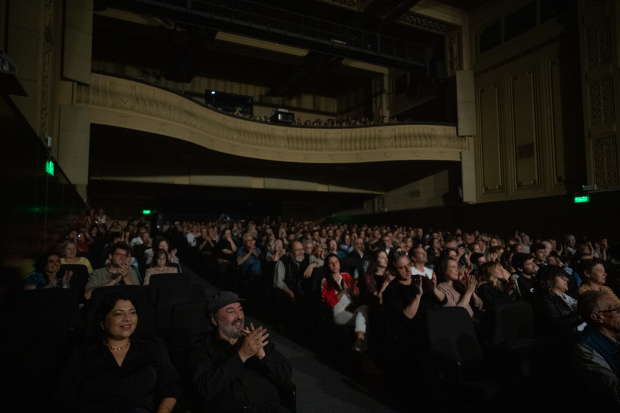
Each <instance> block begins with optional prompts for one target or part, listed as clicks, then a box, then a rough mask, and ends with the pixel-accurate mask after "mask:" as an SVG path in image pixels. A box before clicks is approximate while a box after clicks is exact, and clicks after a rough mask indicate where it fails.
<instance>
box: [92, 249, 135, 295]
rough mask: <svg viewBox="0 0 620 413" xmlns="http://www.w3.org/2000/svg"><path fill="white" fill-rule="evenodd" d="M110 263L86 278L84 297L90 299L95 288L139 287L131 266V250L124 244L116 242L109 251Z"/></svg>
mask: <svg viewBox="0 0 620 413" xmlns="http://www.w3.org/2000/svg"><path fill="white" fill-rule="evenodd" d="M110 251H111V252H110V257H109V258H110V263H109V264H108V265H106V266H105V267H103V268H99V269H96V270H94V271H93V272H92V273H90V275H89V276H88V283H86V291H85V292H84V297H86V299H87V300H89V299H90V296H91V294H92V293H93V290H94V289H95V288H100V287H108V286H112V285H117V284H124V285H140V279H139V278H138V276H137V275H136V273H135V271H134V270H133V268H131V264H132V261H133V258H132V257H131V248H130V247H129V245H127V244H126V243H124V242H117V243H116V244H114V246H113V247H112V248H111V249H110Z"/></svg>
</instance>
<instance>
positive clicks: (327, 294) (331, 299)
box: [321, 272, 359, 307]
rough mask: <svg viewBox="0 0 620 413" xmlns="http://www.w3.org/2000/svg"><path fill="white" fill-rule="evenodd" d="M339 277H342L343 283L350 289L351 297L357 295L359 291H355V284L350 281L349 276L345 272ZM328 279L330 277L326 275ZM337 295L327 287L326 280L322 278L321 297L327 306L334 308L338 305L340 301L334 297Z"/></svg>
mask: <svg viewBox="0 0 620 413" xmlns="http://www.w3.org/2000/svg"><path fill="white" fill-rule="evenodd" d="M340 276H342V279H343V280H344V282H345V283H346V284H347V285H348V286H349V288H350V289H351V295H355V296H357V295H359V290H358V289H357V283H355V282H352V281H351V280H352V279H351V276H350V275H349V274H347V273H346V272H345V273H341V274H340ZM328 277H331V274H330V275H328ZM339 292H340V291H339ZM339 292H338V293H339ZM338 293H337V292H336V290H335V289H333V288H331V287H330V286H328V285H327V279H326V278H324V279H323V282H322V283H321V295H322V296H323V301H324V302H326V303H327V304H329V305H330V306H331V307H333V306H335V305H336V304H338V301H340V300H338V298H337V297H336V296H337V295H338Z"/></svg>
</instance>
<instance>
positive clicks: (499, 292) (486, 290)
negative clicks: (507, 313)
mask: <svg viewBox="0 0 620 413" xmlns="http://www.w3.org/2000/svg"><path fill="white" fill-rule="evenodd" d="M502 276H503V272H502V268H501V265H499V264H498V263H496V262H485V263H483V264H482V265H480V267H479V268H478V275H477V276H476V280H477V287H476V294H478V297H480V299H481V300H482V303H483V304H484V309H485V310H487V311H488V310H492V309H493V307H494V306H495V304H496V303H498V302H500V301H509V300H510V301H512V300H515V299H516V298H517V295H516V294H515V290H516V288H517V284H516V281H515V280H513V279H511V280H510V281H506V280H504V279H503V278H502Z"/></svg>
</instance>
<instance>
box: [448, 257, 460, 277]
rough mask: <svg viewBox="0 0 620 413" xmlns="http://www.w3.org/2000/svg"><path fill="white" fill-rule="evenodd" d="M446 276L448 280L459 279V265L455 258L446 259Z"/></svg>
mask: <svg viewBox="0 0 620 413" xmlns="http://www.w3.org/2000/svg"><path fill="white" fill-rule="evenodd" d="M446 276H447V277H448V279H449V280H450V281H456V280H458V279H459V267H458V265H457V263H456V260H448V266H447V267H446Z"/></svg>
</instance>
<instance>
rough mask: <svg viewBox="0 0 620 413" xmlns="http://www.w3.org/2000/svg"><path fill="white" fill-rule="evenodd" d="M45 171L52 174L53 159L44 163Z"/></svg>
mask: <svg viewBox="0 0 620 413" xmlns="http://www.w3.org/2000/svg"><path fill="white" fill-rule="evenodd" d="M45 172H47V173H48V174H50V175H52V176H54V162H53V161H47V162H46V163H45Z"/></svg>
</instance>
